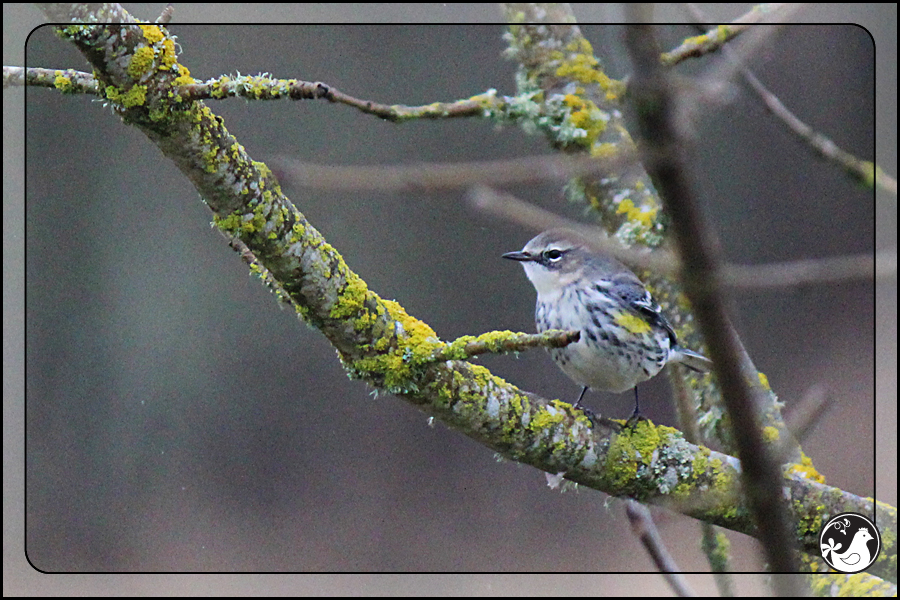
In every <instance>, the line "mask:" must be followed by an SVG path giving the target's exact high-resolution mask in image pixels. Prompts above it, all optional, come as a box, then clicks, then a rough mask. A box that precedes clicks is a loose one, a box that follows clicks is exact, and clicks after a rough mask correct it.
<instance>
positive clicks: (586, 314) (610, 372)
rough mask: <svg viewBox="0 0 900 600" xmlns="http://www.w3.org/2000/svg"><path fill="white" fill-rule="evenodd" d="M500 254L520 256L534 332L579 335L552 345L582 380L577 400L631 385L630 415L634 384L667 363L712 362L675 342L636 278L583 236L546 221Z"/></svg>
mask: <svg viewBox="0 0 900 600" xmlns="http://www.w3.org/2000/svg"><path fill="white" fill-rule="evenodd" d="M503 258H508V259H511V260H516V261H519V262H520V263H522V266H523V267H524V268H525V275H527V276H528V279H529V280H530V281H531V283H532V285H534V289H535V290H537V306H536V307H535V313H534V320H535V323H536V324H537V330H538V331H539V332H540V331H546V330H548V329H565V330H575V331H579V332H581V337H580V339H579V340H578V341H577V342H573V343H571V344H569V345H568V346H565V347H563V348H552V349H550V356H551V357H552V358H553V360H554V361H555V362H556V364H557V365H558V366H559V368H560V369H562V371H563V373H565V374H566V375H568V376H569V378H570V379H572V380H573V381H574V382H575V383H577V384H579V385H581V386H583V389H582V390H581V395H580V396H578V400H577V401H576V402H575V404H574V405H573V406H574V407H575V408H578V407H580V405H581V400H582V398H584V394H585V392H587V390H588V388H591V389H593V390H600V391H606V392H616V393H620V392H624V391H626V390H629V389H632V388H634V415H632V417H637V416H639V415H640V410H639V405H638V397H637V384H638V383H640V382H642V381H646V380H648V379H650V378H651V377H653V376H654V375H656V374H657V373H659V372H660V371H661V370H662V368H663V367H664V366H666V364H667V363H670V362H677V363H681V364H683V365H685V366H687V367H689V368H691V369H693V370H695V371H701V372H705V371H709V370H710V368H711V366H712V362H711V361H710V360H709V359H708V358H706V357H705V356H703V355H701V354H698V353H696V352H693V351H691V350H688V349H686V348H682V347H681V346H679V345H678V338H677V337H676V335H675V331H674V330H673V329H672V326H671V325H670V324H669V321H667V320H666V318H665V317H664V316H663V314H662V312H660V307H659V305H658V304H657V303H656V302H654V301H653V298H651V297H650V293H649V292H647V290H646V288H644V284H643V283H641V280H640V279H638V278H637V276H636V275H635V274H634V273H632V272H631V271H630V270H629V269H628V267H626V266H625V265H623V264H622V263H620V262H619V261H617V260H615V259H614V258H612V257H611V256H608V255H607V254H605V253H603V252H601V251H599V250H597V249H596V245H595V244H592V243H591V241H590V240H589V239H587V238H585V237H584V236H582V235H580V234H578V233H576V232H574V231H569V230H566V229H551V230H549V231H545V232H544V233H541V234H540V235H538V236H537V237H535V238H534V239H532V240H531V241H529V242H528V243H527V244H525V247H524V248H523V249H522V250H520V251H518V252H507V253H506V254H504V255H503Z"/></svg>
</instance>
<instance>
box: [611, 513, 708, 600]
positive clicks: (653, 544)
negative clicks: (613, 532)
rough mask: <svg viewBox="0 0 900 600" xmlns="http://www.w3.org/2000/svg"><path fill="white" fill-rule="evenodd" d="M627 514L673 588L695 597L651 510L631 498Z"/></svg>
mask: <svg viewBox="0 0 900 600" xmlns="http://www.w3.org/2000/svg"><path fill="white" fill-rule="evenodd" d="M625 514H626V515H627V516H628V522H629V524H631V531H632V533H634V535H635V536H637V538H638V539H639V540H640V541H641V544H643V546H644V549H645V550H647V554H649V555H650V558H651V559H653V563H654V564H655V565H656V568H657V569H659V572H660V573H662V574H663V577H664V578H665V580H666V582H667V583H668V584H669V585H670V586H671V587H672V590H673V591H674V592H675V593H676V594H678V596H680V597H682V598H693V597H695V596H696V595H697V593H696V592H695V591H694V590H692V589H691V587H690V586H689V585H688V582H687V580H686V579H685V578H684V575H682V572H681V568H679V566H678V563H676V562H675V559H674V558H673V557H672V554H671V553H670V552H669V550H668V549H667V548H666V545H665V543H664V542H663V540H662V536H660V535H659V530H658V529H657V528H656V524H655V523H654V522H653V517H652V516H650V510H649V509H648V508H647V507H646V506H644V505H643V504H641V503H640V502H637V501H635V500H631V499H629V500H628V501H627V502H626V503H625Z"/></svg>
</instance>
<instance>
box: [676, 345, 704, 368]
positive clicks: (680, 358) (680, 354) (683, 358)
mask: <svg viewBox="0 0 900 600" xmlns="http://www.w3.org/2000/svg"><path fill="white" fill-rule="evenodd" d="M669 360H670V361H674V362H678V363H681V364H683V365H684V366H686V367H687V368H689V369H693V370H694V371H699V372H700V373H706V372H707V371H711V370H712V361H711V360H709V359H708V358H706V357H705V356H703V355H702V354H698V353H697V352H694V351H693V350H688V349H687V348H682V347H681V346H675V348H673V349H672V356H671V358H669Z"/></svg>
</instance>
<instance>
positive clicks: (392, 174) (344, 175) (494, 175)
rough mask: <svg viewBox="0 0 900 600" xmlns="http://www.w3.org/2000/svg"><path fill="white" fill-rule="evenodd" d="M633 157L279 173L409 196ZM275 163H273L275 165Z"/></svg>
mask: <svg viewBox="0 0 900 600" xmlns="http://www.w3.org/2000/svg"><path fill="white" fill-rule="evenodd" d="M626 160H635V157H634V155H632V156H630V157H629V156H617V157H610V158H597V157H592V156H567V155H560V154H554V155H547V156H525V157H518V158H511V159H504V160H486V161H477V162H465V163H453V164H450V163H421V164H413V165H379V166H334V165H320V164H312V163H306V162H301V161H298V160H295V159H292V158H279V159H276V161H275V162H274V167H273V169H275V170H276V172H278V178H279V179H280V180H281V181H282V183H290V184H293V185H302V186H305V187H312V188H316V189H328V190H351V191H353V190H377V191H389V192H394V191H397V192H399V191H409V190H432V189H446V188H460V187H469V186H473V185H478V184H480V185H508V184H513V183H532V182H541V181H565V180H568V179H571V178H572V177H576V176H579V175H601V174H603V173H610V172H614V171H615V170H617V169H619V168H621V165H622V164H623V161H626ZM270 164H273V163H272V161H270Z"/></svg>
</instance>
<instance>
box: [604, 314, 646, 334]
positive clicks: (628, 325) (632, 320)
mask: <svg viewBox="0 0 900 600" xmlns="http://www.w3.org/2000/svg"><path fill="white" fill-rule="evenodd" d="M613 320H614V321H615V322H616V324H617V325H619V326H621V327H624V328H625V329H626V330H628V332H629V333H649V331H650V324H649V323H647V321H645V320H643V319H642V318H640V317H638V316H636V315H632V314H630V313H625V312H623V313H619V314H618V315H616V317H615V319H613Z"/></svg>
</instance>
